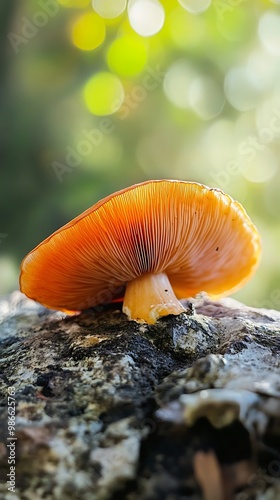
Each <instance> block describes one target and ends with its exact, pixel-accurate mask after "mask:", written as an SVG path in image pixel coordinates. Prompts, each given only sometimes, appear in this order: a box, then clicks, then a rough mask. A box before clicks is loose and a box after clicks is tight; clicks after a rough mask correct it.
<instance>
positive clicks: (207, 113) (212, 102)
mask: <svg viewBox="0 0 280 500" xmlns="http://www.w3.org/2000/svg"><path fill="white" fill-rule="evenodd" d="M224 103H225V97H224V93H223V90H222V89H221V88H219V86H218V85H217V84H216V82H215V81H214V80H213V79H212V78H210V77H198V78H196V79H195V80H194V81H193V83H192V84H191V87H190V104H191V107H192V109H193V110H194V111H195V113H196V114H197V115H198V116H199V117H200V118H202V119H203V120H210V119H212V118H214V117H215V116H217V115H218V114H220V113H221V111H222V109H223V107H224Z"/></svg>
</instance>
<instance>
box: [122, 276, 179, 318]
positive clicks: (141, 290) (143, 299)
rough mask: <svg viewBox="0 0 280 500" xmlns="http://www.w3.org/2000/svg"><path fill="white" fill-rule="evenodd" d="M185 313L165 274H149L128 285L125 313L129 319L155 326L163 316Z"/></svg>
mask: <svg viewBox="0 0 280 500" xmlns="http://www.w3.org/2000/svg"><path fill="white" fill-rule="evenodd" d="M184 311H185V308H184V307H183V306H182V304H181V303H180V302H179V301H178V299H177V298H176V296H175V294H174V292H173V289H172V286H171V283H170V281H169V279H168V277H167V275H166V274H164V273H160V274H151V273H147V274H144V275H142V276H139V278H135V279H134V280H132V281H130V282H129V283H127V285H126V290H125V295H124V301H123V312H124V313H125V314H126V315H127V316H128V317H129V319H133V320H134V321H138V322H139V323H143V322H145V323H149V324H154V323H155V322H156V321H157V319H158V318H160V317H161V316H167V315H168V314H175V315H176V314H180V313H182V312H184Z"/></svg>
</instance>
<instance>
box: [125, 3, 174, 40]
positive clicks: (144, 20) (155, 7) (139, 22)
mask: <svg viewBox="0 0 280 500" xmlns="http://www.w3.org/2000/svg"><path fill="white" fill-rule="evenodd" d="M128 18H129V22H130V24H131V27H132V28H133V29H134V31H136V33H138V34H139V35H141V36H152V35H155V34H156V33H158V32H159V31H160V30H161V28H162V27H163V24H164V19H165V12H164V8H163V6H162V5H161V3H160V2H159V1H158V0H129V2H128Z"/></svg>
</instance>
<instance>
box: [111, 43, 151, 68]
mask: <svg viewBox="0 0 280 500" xmlns="http://www.w3.org/2000/svg"><path fill="white" fill-rule="evenodd" d="M107 61H108V65H109V68H110V69H111V71H113V72H115V73H117V74H118V75H120V76H124V77H131V76H135V75H137V74H138V73H140V72H141V71H142V70H143V69H144V67H145V65H146V63H147V46H146V43H145V40H143V39H141V38H140V37H139V38H138V37H136V36H129V35H126V36H122V37H120V38H116V40H114V42H113V43H112V44H111V46H110V48H109V50H108V53H107Z"/></svg>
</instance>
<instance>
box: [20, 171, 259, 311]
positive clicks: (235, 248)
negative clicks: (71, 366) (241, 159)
mask: <svg viewBox="0 0 280 500" xmlns="http://www.w3.org/2000/svg"><path fill="white" fill-rule="evenodd" d="M260 253H261V247H260V237H259V233H258V231H257V229H256V227H255V226H254V225H253V223H252V222H251V220H250V218H249V217H248V215H247V214H246V212H245V210H244V208H243V207H242V206H241V205H240V204H239V203H238V202H237V201H234V200H233V199H232V198H231V197H230V196H229V195H227V194H225V193H223V192H222V191H221V190H219V189H215V188H209V187H207V186H204V185H202V184H198V183H195V182H185V181H176V180H153V181H147V182H143V183H141V184H136V185H134V186H130V187H128V188H126V189H122V190H121V191H118V192H116V193H114V194H112V195H110V196H107V197H106V198H104V199H103V200H101V201H99V202H98V203H96V204H95V205H93V206H92V207H91V208H89V209H88V210H86V211H85V212H83V213H82V214H81V215H79V216H78V217H76V218H75V219H73V220H72V221H70V222H69V223H68V224H66V225H65V226H63V227H62V228H61V229H58V230H57V231H55V232H54V233H53V234H52V235H51V236H49V237H48V238H46V239H45V240H44V241H43V242H42V243H40V244H39V245H38V246H37V247H36V248H35V249H34V250H32V251H31V252H30V253H29V254H28V255H27V256H26V257H25V258H24V259H23V261H22V264H21V275H20V287H21V291H22V292H23V293H25V294H26V295H27V296H28V297H30V298H32V299H34V300H36V301H38V302H40V303H41V304H43V305H45V306H47V307H49V308H52V309H59V310H63V311H81V310H84V309H87V308H89V307H92V306H95V305H97V304H102V303H109V302H112V301H113V300H114V299H116V298H123V296H124V291H125V286H126V284H127V283H128V282H129V281H131V280H133V279H135V278H137V277H139V276H141V275H143V274H145V273H154V274H157V273H165V274H166V275H167V276H168V278H169V280H170V283H171V285H172V287H173V290H174V293H175V295H176V296H177V298H178V299H182V298H187V297H191V296H194V295H196V294H197V293H199V292H202V291H204V292H207V293H208V294H209V295H210V296H212V297H214V298H217V297H221V296H225V295H228V294H230V293H232V292H235V291H236V290H238V289H239V288H241V287H242V286H243V285H244V284H245V282H246V281H248V280H249V279H250V277H251V276H252V275H253V274H254V272H255V270H256V267H257V265H258V262H259V260H260Z"/></svg>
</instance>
